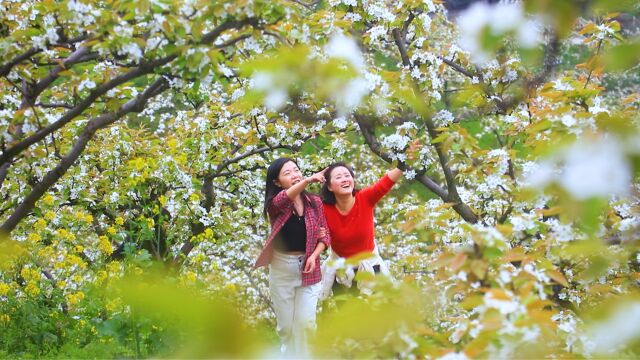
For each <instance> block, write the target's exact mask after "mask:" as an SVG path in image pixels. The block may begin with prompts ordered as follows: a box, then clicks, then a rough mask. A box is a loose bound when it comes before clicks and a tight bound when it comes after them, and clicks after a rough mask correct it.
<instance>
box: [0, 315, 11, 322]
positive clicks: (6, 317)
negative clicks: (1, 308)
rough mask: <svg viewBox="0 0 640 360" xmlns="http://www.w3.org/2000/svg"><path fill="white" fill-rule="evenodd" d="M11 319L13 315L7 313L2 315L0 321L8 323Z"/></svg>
mask: <svg viewBox="0 0 640 360" xmlns="http://www.w3.org/2000/svg"><path fill="white" fill-rule="evenodd" d="M9 321H11V316H9V315H7V314H2V315H0V322H2V323H5V324H7V323H9Z"/></svg>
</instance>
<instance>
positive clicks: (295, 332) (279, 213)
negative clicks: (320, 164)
mask: <svg viewBox="0 0 640 360" xmlns="http://www.w3.org/2000/svg"><path fill="white" fill-rule="evenodd" d="M313 182H320V183H322V182H324V175H323V172H319V173H316V174H313V175H312V176H310V177H308V178H304V177H303V175H302V173H301V172H300V169H299V168H298V165H297V164H296V162H295V161H293V160H292V159H289V158H280V159H277V160H275V161H274V162H273V163H272V164H271V165H270V166H269V168H268V169H267V180H266V190H265V204H264V212H265V214H266V215H267V216H268V218H269V221H270V223H271V234H270V235H269V237H267V240H266V241H265V243H264V247H263V249H262V252H261V253H260V256H259V257H258V260H257V261H256V264H255V267H256V268H257V267H260V266H264V265H269V290H270V292H271V300H272V302H273V309H274V311H275V313H276V319H277V323H278V328H277V330H278V335H280V339H281V341H282V347H281V351H282V352H283V354H284V355H286V356H287V357H288V356H294V357H308V356H309V353H308V346H307V332H308V331H309V330H313V329H314V328H315V318H316V306H317V303H318V297H319V294H320V287H321V284H320V280H321V273H320V259H319V255H320V253H322V251H324V250H325V249H327V248H328V247H329V245H330V237H329V235H328V233H329V232H328V231H327V230H326V229H327V223H326V220H325V217H324V210H323V206H322V201H321V200H320V197H319V196H317V195H313V194H310V193H308V192H306V191H305V188H306V186H307V185H308V184H310V183H313Z"/></svg>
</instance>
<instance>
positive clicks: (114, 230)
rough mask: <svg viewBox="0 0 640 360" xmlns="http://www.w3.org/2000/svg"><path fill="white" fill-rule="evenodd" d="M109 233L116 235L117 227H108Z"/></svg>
mask: <svg viewBox="0 0 640 360" xmlns="http://www.w3.org/2000/svg"><path fill="white" fill-rule="evenodd" d="M107 234H109V235H115V234H116V228H114V227H113V226H109V227H108V228H107Z"/></svg>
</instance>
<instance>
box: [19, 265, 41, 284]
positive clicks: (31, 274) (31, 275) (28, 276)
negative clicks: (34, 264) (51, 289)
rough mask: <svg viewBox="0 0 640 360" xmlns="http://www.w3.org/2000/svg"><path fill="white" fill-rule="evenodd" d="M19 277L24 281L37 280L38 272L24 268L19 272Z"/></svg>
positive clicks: (38, 277)
mask: <svg viewBox="0 0 640 360" xmlns="http://www.w3.org/2000/svg"><path fill="white" fill-rule="evenodd" d="M20 276H22V278H23V279H25V280H26V281H31V280H39V279H40V272H39V271H38V270H35V269H31V268H27V267H25V268H22V270H20Z"/></svg>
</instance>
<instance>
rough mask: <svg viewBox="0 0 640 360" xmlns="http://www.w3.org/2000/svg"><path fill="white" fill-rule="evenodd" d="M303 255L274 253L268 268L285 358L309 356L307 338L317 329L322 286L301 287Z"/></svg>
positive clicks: (272, 298) (281, 349)
mask: <svg viewBox="0 0 640 360" xmlns="http://www.w3.org/2000/svg"><path fill="white" fill-rule="evenodd" d="M303 266H304V256H303V255H287V254H282V253H278V252H275V251H274V253H273V256H272V258H271V265H270V266H269V289H270V291H271V300H272V302H273V309H274V310H275V313H276V320H277V322H278V328H277V330H278V335H279V336H280V340H281V342H282V346H281V348H280V351H281V352H282V355H283V356H284V357H286V358H308V357H310V353H309V345H308V341H307V339H308V337H309V333H312V332H313V331H314V330H315V327H316V307H317V305H318V296H319V295H320V289H321V283H317V284H314V285H310V286H302V277H301V269H302V268H303Z"/></svg>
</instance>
